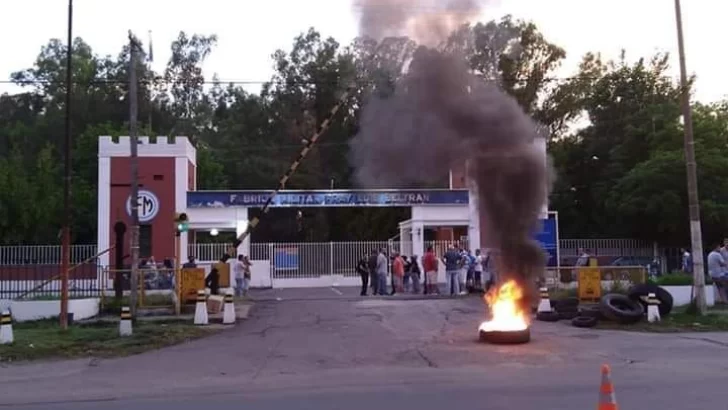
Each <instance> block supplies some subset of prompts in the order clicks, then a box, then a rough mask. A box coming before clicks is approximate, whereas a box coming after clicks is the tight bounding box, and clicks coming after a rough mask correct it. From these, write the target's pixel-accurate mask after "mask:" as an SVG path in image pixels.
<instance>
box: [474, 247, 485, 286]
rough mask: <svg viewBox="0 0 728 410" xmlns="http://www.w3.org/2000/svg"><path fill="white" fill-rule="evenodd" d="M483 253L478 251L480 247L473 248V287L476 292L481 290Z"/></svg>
mask: <svg viewBox="0 0 728 410" xmlns="http://www.w3.org/2000/svg"><path fill="white" fill-rule="evenodd" d="M483 261H485V258H483V255H482V254H481V253H480V249H476V250H475V266H474V267H473V269H474V270H475V275H473V288H474V289H475V291H476V292H480V291H482V290H483Z"/></svg>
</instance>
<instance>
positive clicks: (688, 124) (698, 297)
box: [675, 0, 707, 315]
mask: <svg viewBox="0 0 728 410" xmlns="http://www.w3.org/2000/svg"><path fill="white" fill-rule="evenodd" d="M675 24H676V26H677V49H678V55H679V57H680V87H681V88H682V90H681V91H682V115H683V123H684V124H683V129H684V130H685V167H686V169H687V179H688V180H687V185H688V207H689V210H690V242H691V244H692V251H693V289H695V293H694V294H695V307H696V308H697V313H699V314H700V315H704V314H705V312H706V310H707V305H706V301H705V271H704V267H703V242H702V241H703V233H702V230H701V228H700V202H699V197H698V176H697V165H696V163H695V142H694V140H693V118H692V117H693V116H692V110H691V107H690V88H689V84H688V74H687V68H686V66H685V44H684V42H685V41H684V39H683V27H682V9H681V7H680V0H675Z"/></svg>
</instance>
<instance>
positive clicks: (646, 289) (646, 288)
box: [627, 283, 674, 316]
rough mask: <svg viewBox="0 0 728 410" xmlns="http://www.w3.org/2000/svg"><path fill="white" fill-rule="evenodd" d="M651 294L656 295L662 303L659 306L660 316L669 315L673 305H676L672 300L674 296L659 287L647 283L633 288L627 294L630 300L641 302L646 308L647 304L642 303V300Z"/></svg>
mask: <svg viewBox="0 0 728 410" xmlns="http://www.w3.org/2000/svg"><path fill="white" fill-rule="evenodd" d="M649 293H654V294H655V297H656V298H657V300H659V301H660V304H659V305H658V310H659V311H660V316H667V315H669V314H670V312H671V311H672V305H673V303H674V302H673V300H672V295H671V294H670V292H668V291H666V290H665V289H663V288H661V287H659V286H657V285H653V284H651V283H646V284H644V285H636V286H633V287H632V288H631V289H630V290H629V292H628V293H627V296H629V298H630V299H632V300H634V301H636V302H639V303H640V304H642V305H643V306H644V307H646V305H645V303H644V302H642V299H641V298H642V297H644V296H647V294H649Z"/></svg>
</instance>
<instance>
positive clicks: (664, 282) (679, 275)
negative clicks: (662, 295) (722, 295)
mask: <svg viewBox="0 0 728 410" xmlns="http://www.w3.org/2000/svg"><path fill="white" fill-rule="evenodd" d="M648 282H649V283H654V284H655V285H658V286H691V285H692V284H693V275H689V274H686V273H683V272H672V273H670V274H667V275H662V276H659V277H657V278H655V279H652V278H650V279H649V280H648ZM705 284H706V285H712V284H713V280H712V279H711V278H710V276H706V278H705Z"/></svg>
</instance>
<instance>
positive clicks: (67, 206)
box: [60, 0, 73, 330]
mask: <svg viewBox="0 0 728 410" xmlns="http://www.w3.org/2000/svg"><path fill="white" fill-rule="evenodd" d="M72 57H73V0H68V47H67V50H66V124H65V128H66V135H65V138H64V147H63V150H64V154H65V155H64V157H65V158H64V167H63V168H64V169H63V229H62V234H61V235H62V239H61V315H60V320H61V329H63V330H66V329H68V270H69V269H70V265H71V92H72V91H71V90H72V87H73V85H72V84H71V80H72V78H73V77H72V74H71V67H72Z"/></svg>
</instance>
